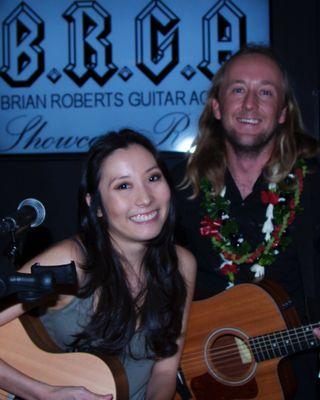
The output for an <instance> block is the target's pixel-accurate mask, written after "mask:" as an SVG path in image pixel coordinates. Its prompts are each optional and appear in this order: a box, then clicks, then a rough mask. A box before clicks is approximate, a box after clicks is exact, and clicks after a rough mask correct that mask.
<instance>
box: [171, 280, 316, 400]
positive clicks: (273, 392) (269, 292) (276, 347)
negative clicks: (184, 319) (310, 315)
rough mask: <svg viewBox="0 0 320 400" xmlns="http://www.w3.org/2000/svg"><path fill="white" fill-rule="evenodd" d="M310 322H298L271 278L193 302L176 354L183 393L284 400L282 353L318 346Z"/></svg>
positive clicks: (288, 377)
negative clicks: (180, 350) (181, 345)
mask: <svg viewBox="0 0 320 400" xmlns="http://www.w3.org/2000/svg"><path fill="white" fill-rule="evenodd" d="M315 326H319V324H314V325H305V326H299V320H298V317H297V314H296V312H295V310H294V308H293V305H292V302H291V301H290V300H289V298H288V297H287V295H286V294H285V293H284V292H283V291H282V290H281V289H280V288H279V287H278V286H277V285H275V284H273V283H272V282H264V283H263V284H261V285H255V284H241V285H238V286H235V287H233V288H231V289H228V290H227V291H225V292H222V293H220V294H218V295H216V296H214V297H211V298H209V299H206V300H200V301H194V302H193V303H192V306H191V314H190V317H189V323H188V329H187V333H186V341H185V347H184V350H183V354H182V359H181V370H182V371H181V372H182V375H181V376H183V377H184V379H185V381H186V382H185V383H186V385H185V389H187V390H186V392H187V395H186V396H184V398H188V399H189V398H190V399H197V400H222V399H223V400H234V399H259V400H271V399H272V400H278V399H289V398H290V397H291V396H292V394H293V393H294V391H295V380H294V376H293V375H292V370H291V369H290V367H291V365H290V364H288V363H286V362H285V361H286V359H283V358H284V357H285V356H287V355H290V354H294V353H297V352H301V351H303V350H307V349H311V348H314V347H317V346H319V345H320V341H319V340H318V339H316V338H315V337H314V335H313V333H312V329H313V328H314V327H315ZM288 328H290V329H288ZM280 361H281V362H280ZM179 397H180V396H179ZM176 398H178V396H176Z"/></svg>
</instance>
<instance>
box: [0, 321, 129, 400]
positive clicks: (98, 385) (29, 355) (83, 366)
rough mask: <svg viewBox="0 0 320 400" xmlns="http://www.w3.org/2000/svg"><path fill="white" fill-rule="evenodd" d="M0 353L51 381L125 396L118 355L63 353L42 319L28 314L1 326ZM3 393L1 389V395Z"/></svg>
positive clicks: (123, 398)
mask: <svg viewBox="0 0 320 400" xmlns="http://www.w3.org/2000/svg"><path fill="white" fill-rule="evenodd" d="M27 332H28V333H27ZM0 357H1V359H3V360H4V361H6V362H7V363H8V364H10V365H11V366H12V367H14V368H16V369H18V370H19V371H21V372H23V373H25V374H26V375H28V376H31V377H32V378H34V379H37V380H40V381H43V382H46V383H48V384H51V385H58V386H84V387H86V388H87V389H89V390H91V391H93V392H95V393H98V394H109V393H110V394H112V395H113V399H117V400H127V399H128V383H127V379H126V376H125V372H124V370H123V368H122V366H121V364H120V362H119V361H118V360H117V359H115V358H113V357H104V356H103V355H92V354H89V353H62V351H61V350H60V349H59V348H58V347H57V346H56V345H55V343H54V342H53V341H52V340H51V338H50V337H49V335H48V334H47V332H46V331H45V329H44V327H43V326H42V324H41V322H40V321H39V320H38V319H37V318H35V317H32V316H30V315H24V316H22V317H21V318H20V319H15V320H13V321H11V322H9V323H8V324H5V325H3V326H1V327H0ZM5 394H8V393H6V392H5V391H3V390H0V397H1V395H2V396H4V395H5ZM1 398H3V397H1Z"/></svg>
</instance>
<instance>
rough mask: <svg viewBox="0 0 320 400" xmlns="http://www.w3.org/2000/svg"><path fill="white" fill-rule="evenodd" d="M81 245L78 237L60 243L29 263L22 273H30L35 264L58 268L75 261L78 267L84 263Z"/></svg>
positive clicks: (22, 269)
mask: <svg viewBox="0 0 320 400" xmlns="http://www.w3.org/2000/svg"><path fill="white" fill-rule="evenodd" d="M80 243H81V242H79V239H78V238H77V237H72V238H69V239H65V240H63V241H61V242H58V243H56V244H54V245H52V246H51V247H49V248H48V249H46V250H45V251H43V252H42V253H40V254H39V255H37V256H35V257H34V258H32V259H31V260H30V261H28V262H27V263H26V264H25V265H24V266H23V267H22V268H21V271H22V272H29V271H30V268H31V266H32V265H33V264H40V265H42V266H56V265H64V264H69V263H70V262H71V261H74V262H75V264H76V266H79V265H81V263H83V262H84V251H83V248H82V246H81V244H80Z"/></svg>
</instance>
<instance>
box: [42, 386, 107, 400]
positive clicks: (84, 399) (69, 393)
mask: <svg viewBox="0 0 320 400" xmlns="http://www.w3.org/2000/svg"><path fill="white" fill-rule="evenodd" d="M112 399H113V396H112V394H107V395H98V394H94V393H93V392H90V391H89V390H87V389H86V388H84V387H81V386H77V387H58V386H53V387H51V389H50V390H49V393H48V394H47V395H46V400H112Z"/></svg>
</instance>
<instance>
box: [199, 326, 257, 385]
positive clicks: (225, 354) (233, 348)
mask: <svg viewBox="0 0 320 400" xmlns="http://www.w3.org/2000/svg"><path fill="white" fill-rule="evenodd" d="M205 358H206V363H207V365H208V370H209V372H210V373H211V374H212V375H213V376H214V377H215V378H216V379H217V380H218V381H220V382H222V383H224V384H226V385H239V384H244V383H246V382H248V381H249V380H250V379H251V378H252V376H253V375H254V373H255V370H256V362H255V359H254V357H253V354H252V352H251V350H250V347H249V344H248V337H247V336H246V335H244V334H243V333H242V332H241V331H239V330H237V329H223V330H219V331H216V332H214V333H212V334H211V336H210V337H209V338H208V339H207V342H206V345H205Z"/></svg>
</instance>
